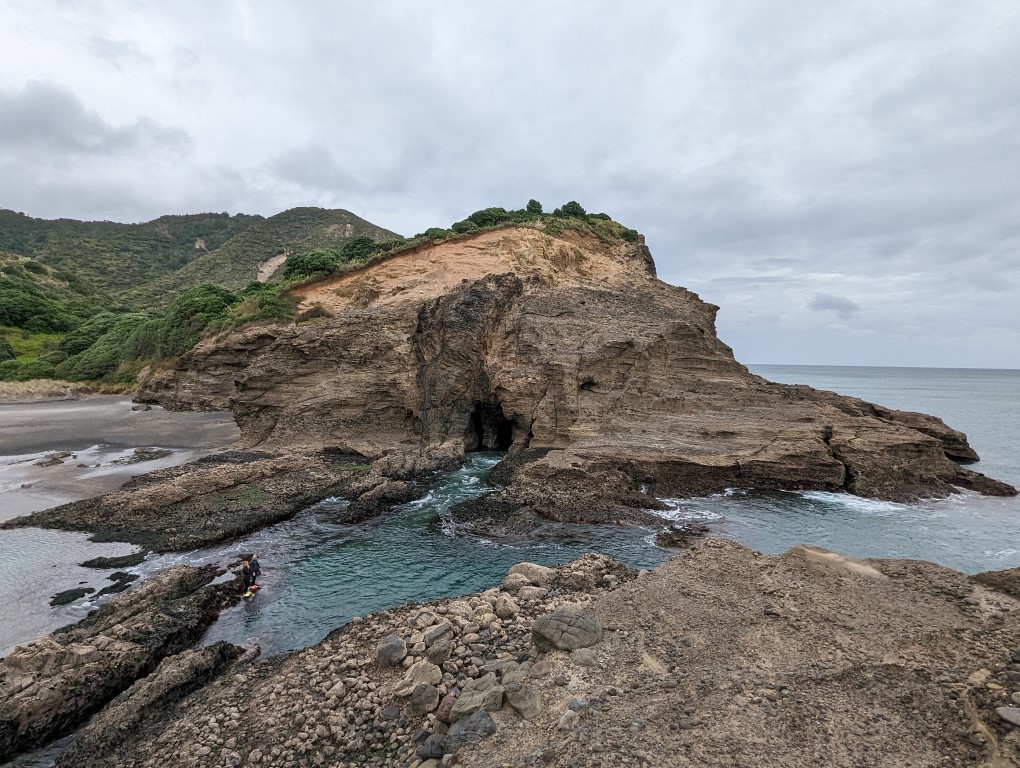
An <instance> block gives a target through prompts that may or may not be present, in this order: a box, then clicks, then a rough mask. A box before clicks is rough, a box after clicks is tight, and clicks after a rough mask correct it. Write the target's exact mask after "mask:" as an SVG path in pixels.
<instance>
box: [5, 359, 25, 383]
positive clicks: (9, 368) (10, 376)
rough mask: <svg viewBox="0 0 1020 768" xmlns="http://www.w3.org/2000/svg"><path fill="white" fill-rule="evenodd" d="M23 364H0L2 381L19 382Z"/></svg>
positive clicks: (13, 361) (7, 362)
mask: <svg viewBox="0 0 1020 768" xmlns="http://www.w3.org/2000/svg"><path fill="white" fill-rule="evenodd" d="M20 370H21V363H19V362H18V361H17V360H4V361H3V362H2V363H0V381H17V376H18V371H20Z"/></svg>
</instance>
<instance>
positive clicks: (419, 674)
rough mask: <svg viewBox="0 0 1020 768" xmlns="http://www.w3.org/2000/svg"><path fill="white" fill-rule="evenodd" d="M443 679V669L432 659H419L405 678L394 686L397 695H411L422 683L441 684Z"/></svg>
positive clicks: (394, 692)
mask: <svg viewBox="0 0 1020 768" xmlns="http://www.w3.org/2000/svg"><path fill="white" fill-rule="evenodd" d="M442 680H443V671H442V670H441V669H440V668H439V667H437V666H436V665H435V664H433V663H432V662H430V661H419V662H418V663H416V664H412V665H411V667H410V668H409V669H408V670H407V674H406V675H404V678H403V680H401V681H400V682H399V683H397V684H396V685H395V686H394V687H393V694H394V695H395V696H410V695H411V694H412V693H413V692H414V689H415V688H416V687H417V686H419V685H421V684H422V683H427V684H429V685H439V683H441V682H442Z"/></svg>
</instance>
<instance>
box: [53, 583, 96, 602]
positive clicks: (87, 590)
mask: <svg viewBox="0 0 1020 768" xmlns="http://www.w3.org/2000/svg"><path fill="white" fill-rule="evenodd" d="M95 591H96V590H95V588H93V587H74V588H73V589H65V590H64V591H63V592H57V594H55V595H54V596H53V597H52V598H50V605H53V606H56V605H67V604H68V603H73V602H74V601H75V600H77V599H78V598H79V597H85V595H88V594H91V593H92V592H95Z"/></svg>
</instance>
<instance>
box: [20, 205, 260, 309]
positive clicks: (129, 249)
mask: <svg viewBox="0 0 1020 768" xmlns="http://www.w3.org/2000/svg"><path fill="white" fill-rule="evenodd" d="M260 221H264V219H263V218H262V217H261V216H248V215H246V214H238V215H236V216H229V215H227V214H225V213H201V214H195V215H188V216H161V217H160V218H158V219H155V220H154V221H149V222H146V223H144V224H117V223H115V222H110V221H74V220H72V219H56V220H46V219H34V218H32V217H31V216H26V215H24V214H22V213H15V212H14V211H7V210H3V209H0V251H6V252H8V253H12V254H17V255H20V256H30V257H32V258H33V259H35V260H36V261H37V262H39V263H40V264H42V265H44V266H47V267H50V268H51V269H52V270H53V273H54V275H55V276H56V277H57V278H58V279H59V280H62V281H64V282H65V283H66V284H67V285H68V286H69V287H70V288H71V289H73V290H74V291H76V292H78V293H80V294H83V295H92V294H99V295H103V296H111V295H114V294H117V293H121V292H123V291H127V290H129V289H131V288H135V287H136V286H140V285H143V284H145V283H148V282H150V281H153V280H156V279H158V278H160V277H162V276H163V275H168V274H171V273H173V272H175V271H177V270H180V269H181V268H182V267H184V266H185V265H187V264H188V263H189V262H191V261H193V260H195V259H197V258H199V257H201V256H202V255H203V254H205V253H206V252H207V251H214V250H216V249H217V248H219V247H220V246H221V245H223V244H224V243H226V242H227V241H228V240H230V239H231V238H232V237H234V236H235V235H237V234H239V233H241V232H243V231H244V230H246V229H247V228H248V227H250V226H251V225H252V224H255V223H256V222H260Z"/></svg>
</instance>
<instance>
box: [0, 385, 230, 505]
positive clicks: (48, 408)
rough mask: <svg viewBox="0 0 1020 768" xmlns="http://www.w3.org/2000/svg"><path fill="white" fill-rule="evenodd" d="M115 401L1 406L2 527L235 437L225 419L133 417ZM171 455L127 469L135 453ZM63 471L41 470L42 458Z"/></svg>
mask: <svg viewBox="0 0 1020 768" xmlns="http://www.w3.org/2000/svg"><path fill="white" fill-rule="evenodd" d="M131 406H132V404H131V399H130V398H129V397H123V396H119V395H109V396H99V397H90V398H86V399H81V400H57V401H47V402H40V403H11V404H0V520H8V519H10V518H12V517H18V516H19V515H26V514H28V513H30V512H37V511H39V510H41V509H48V508H49V507H53V506H57V505H58V504H64V503H66V502H68V501H75V500H77V499H86V498H89V497H91V496H98V495H99V494H102V493H106V492H108V491H112V490H115V489H117V488H119V487H120V486H121V485H123V483H124V482H125V481H127V480H128V479H130V478H131V477H133V476H135V475H140V474H144V473H145V472H150V471H152V470H154V469H161V468H163V467H170V466H174V465H177V464H183V463H185V462H187V461H193V460H194V459H196V458H199V457H200V456H204V455H206V454H208V453H211V452H212V451H214V450H217V449H220V448H223V447H225V446H227V445H230V444H231V443H232V442H234V441H235V440H236V439H237V437H238V434H239V433H238V429H237V425H236V424H235V423H234V420H233V417H232V416H231V414H230V413H173V412H169V411H165V410H163V409H161V408H154V409H152V410H150V411H134V410H132V409H131ZM143 447H159V448H166V449H170V450H171V451H172V453H171V454H170V455H169V456H165V457H162V458H159V459H157V460H153V461H142V462H137V463H134V462H132V458H133V457H132V453H133V450H134V449H135V448H143ZM51 452H67V453H70V454H71V455H70V456H67V457H65V458H63V459H62V463H54V464H52V465H51V466H39V465H38V462H40V461H42V460H43V459H44V457H45V456H46V454H48V453H51Z"/></svg>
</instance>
